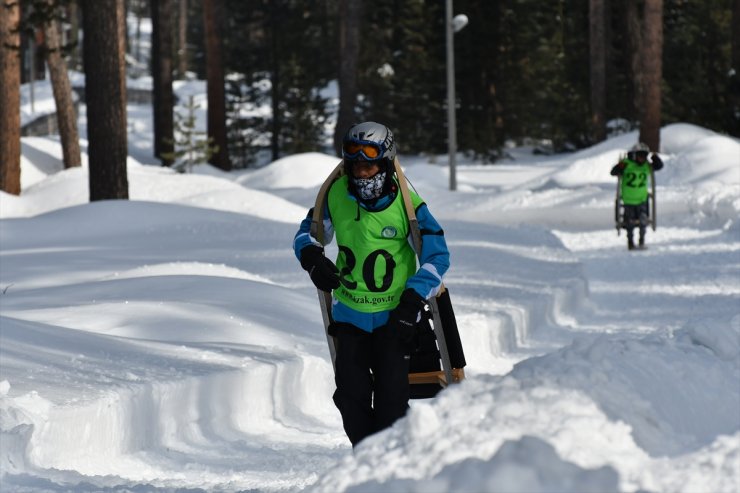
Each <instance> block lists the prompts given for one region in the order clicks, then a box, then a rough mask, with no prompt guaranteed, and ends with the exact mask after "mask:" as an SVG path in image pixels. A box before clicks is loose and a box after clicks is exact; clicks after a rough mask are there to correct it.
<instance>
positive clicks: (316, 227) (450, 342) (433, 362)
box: [311, 158, 466, 399]
mask: <svg viewBox="0 0 740 493" xmlns="http://www.w3.org/2000/svg"><path fill="white" fill-rule="evenodd" d="M393 165H394V167H395V171H396V176H397V178H398V184H399V190H400V192H401V198H402V200H403V202H404V207H405V209H406V214H407V216H408V219H409V226H410V231H411V237H412V242H413V245H414V250H415V251H416V254H417V257H418V255H419V254H420V253H421V231H420V229H419V223H418V221H417V219H416V213H415V211H414V207H413V204H412V202H411V196H410V194H409V189H408V182H407V181H406V176H405V175H404V174H403V171H402V170H401V165H400V164H399V162H398V158H396V159H395V160H394V163H393ZM343 174H344V161H340V162H339V164H338V165H337V167H336V168H335V169H334V171H332V172H331V173H330V174H329V176H328V178H327V179H326V181H325V182H324V184H323V185H322V186H321V188H320V189H319V193H318V195H317V196H316V203H315V205H314V209H313V216H312V218H311V236H312V237H314V238H316V239H317V240H318V241H319V243H321V244H322V245H325V244H326V240H325V238H324V229H323V217H322V216H323V209H324V200H325V198H326V194H327V192H328V191H329V187H330V186H331V184H332V183H334V182H335V181H336V180H337V179H338V178H339V177H340V176H342V175H343ZM317 291H318V296H319V306H320V307H321V315H322V319H323V322H324V332H325V334H326V339H327V343H328V345H329V353H330V355H331V361H332V365H333V366H334V370H335V371H336V346H337V339H336V338H335V337H334V336H332V335H331V334H330V327H331V326H332V324H333V320H332V317H331V306H332V296H331V293H328V292H326V291H321V290H320V289H317ZM428 304H429V308H430V317H429V319H424V320H422V321H421V322H420V323H419V325H418V327H417V334H416V345H415V350H414V351H413V353H412V354H411V362H410V369H409V384H410V396H411V398H412V399H422V398H428V397H434V396H435V395H436V394H437V393H438V392H439V391H440V390H442V389H443V388H445V387H447V386H448V385H449V384H450V383H459V382H461V381H462V380H463V379H464V378H465V371H464V367H465V365H466V362H465V355H464V352H463V348H462V342H461V340H460V332H459V330H458V328H457V322H456V320H455V314H454V311H453V309H452V302H451V300H450V294H449V291H448V290H447V289H446V287H445V286H442V288H441V289H440V292H439V293H438V294H437V296H436V297H434V298H432V299H430V300H428Z"/></svg>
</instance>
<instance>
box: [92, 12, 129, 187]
mask: <svg viewBox="0 0 740 493" xmlns="http://www.w3.org/2000/svg"><path fill="white" fill-rule="evenodd" d="M123 12H124V9H123V0H83V2H82V19H83V21H82V24H83V29H84V33H85V36H84V40H83V43H84V47H83V58H84V63H85V99H86V102H87V121H88V126H87V136H88V141H89V146H88V156H89V168H90V200H91V201H95V200H108V199H127V198H128V177H127V174H126V157H127V136H126V105H125V98H126V92H125V91H126V86H125V72H124V71H123V67H124V61H123V57H124V53H125V52H124V50H125V40H124V39H123V38H122V35H123V29H122V22H123V21H124V19H123Z"/></svg>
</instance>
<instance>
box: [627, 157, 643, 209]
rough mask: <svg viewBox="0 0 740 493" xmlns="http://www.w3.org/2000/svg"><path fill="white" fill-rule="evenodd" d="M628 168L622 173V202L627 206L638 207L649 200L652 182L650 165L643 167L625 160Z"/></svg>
mask: <svg viewBox="0 0 740 493" xmlns="http://www.w3.org/2000/svg"><path fill="white" fill-rule="evenodd" d="M624 162H625V163H627V166H625V168H624V172H623V173H622V189H621V194H622V202H624V203H625V204H627V205H638V204H642V203H643V202H645V201H646V200H647V198H648V183H649V182H650V165H649V164H647V163H645V164H643V165H640V164H637V163H636V162H634V161H632V160H630V159H625V160H624Z"/></svg>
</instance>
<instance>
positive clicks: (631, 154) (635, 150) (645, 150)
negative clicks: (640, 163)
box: [627, 142, 650, 161]
mask: <svg viewBox="0 0 740 493" xmlns="http://www.w3.org/2000/svg"><path fill="white" fill-rule="evenodd" d="M648 154H650V147H648V145H647V144H645V143H644V142H638V143H637V144H635V145H633V146H632V149H630V150H629V151H628V152H627V159H629V160H630V161H635V160H637V156H639V155H641V156H642V157H644V158H645V160H647V157H648Z"/></svg>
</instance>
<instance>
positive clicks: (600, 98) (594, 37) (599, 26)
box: [589, 0, 606, 142]
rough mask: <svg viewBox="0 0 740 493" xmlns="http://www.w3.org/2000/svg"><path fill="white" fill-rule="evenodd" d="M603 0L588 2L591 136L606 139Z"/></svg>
mask: <svg viewBox="0 0 740 493" xmlns="http://www.w3.org/2000/svg"><path fill="white" fill-rule="evenodd" d="M605 10H606V9H605V6H604V0H590V2H589V40H590V43H589V44H590V59H591V64H590V66H591V137H592V139H593V140H594V141H595V142H601V141H602V140H604V139H606V121H605V114H606V22H605Z"/></svg>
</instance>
